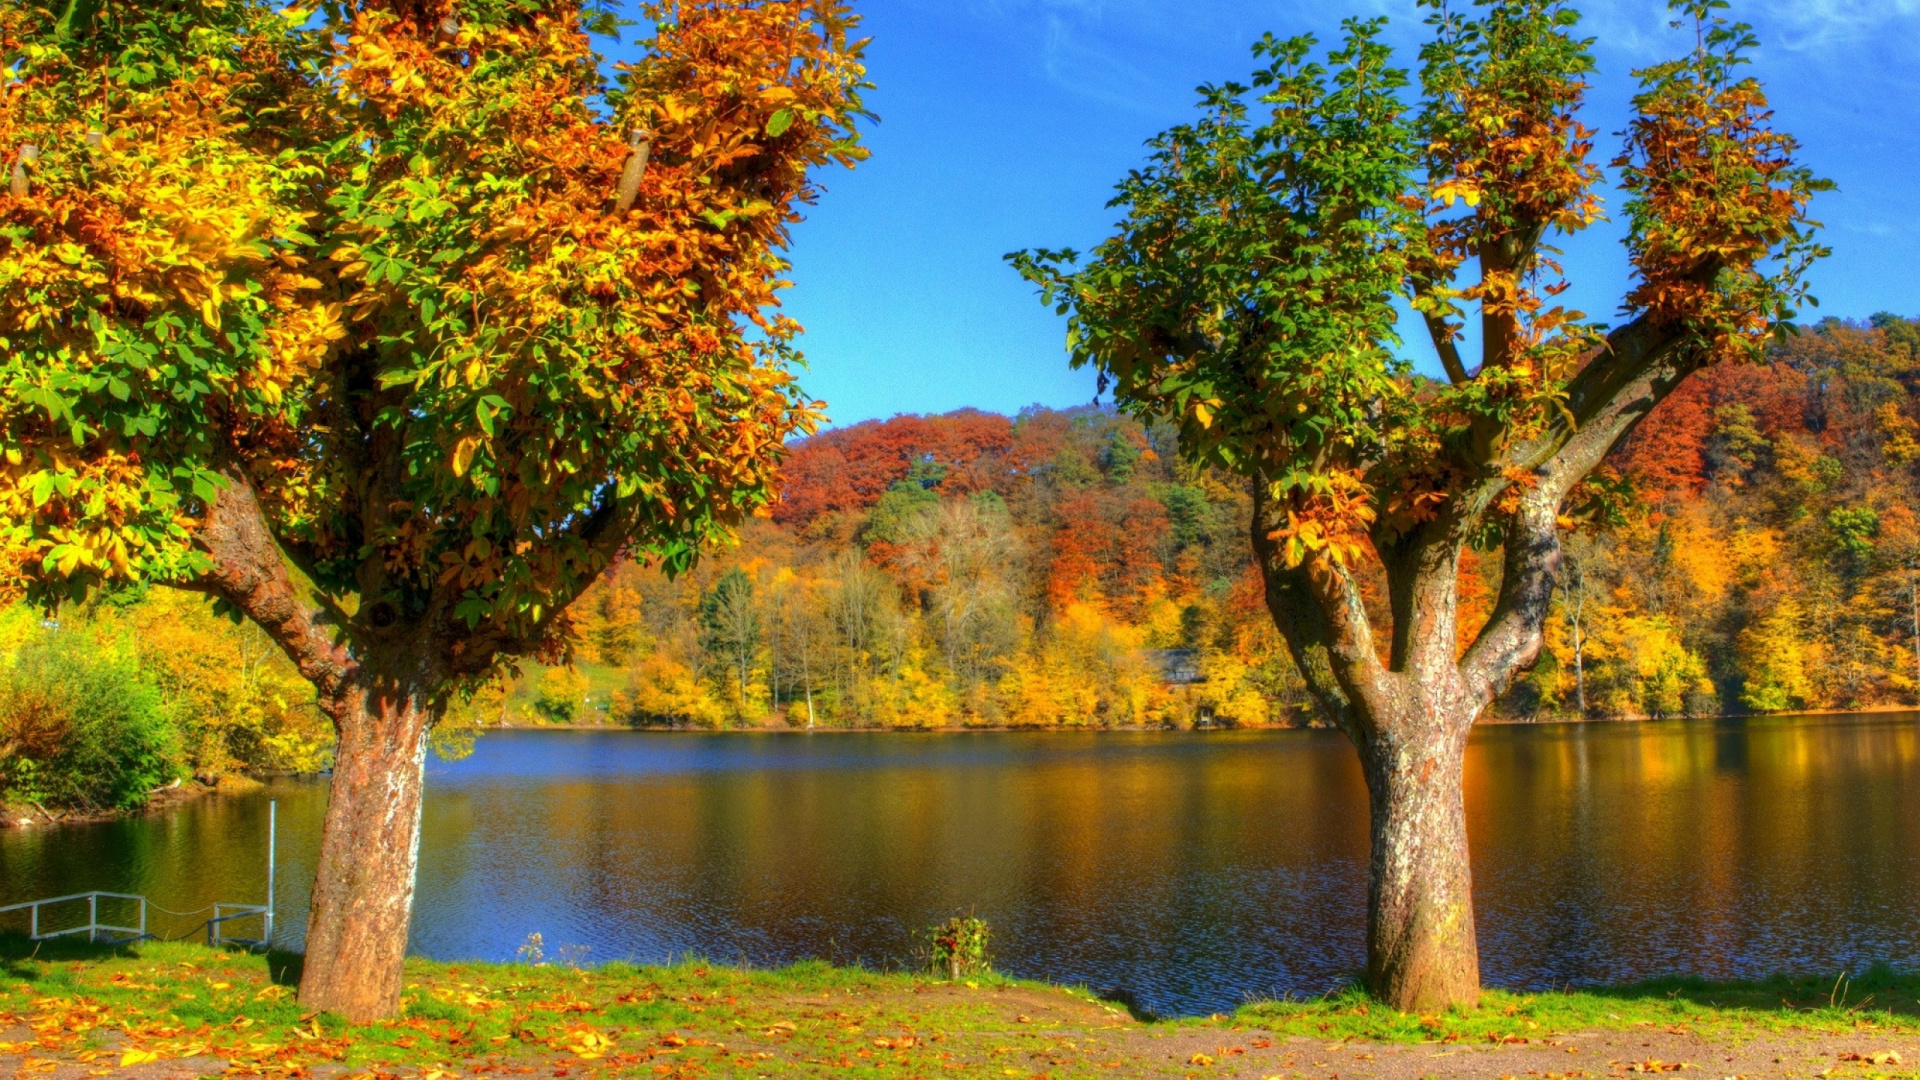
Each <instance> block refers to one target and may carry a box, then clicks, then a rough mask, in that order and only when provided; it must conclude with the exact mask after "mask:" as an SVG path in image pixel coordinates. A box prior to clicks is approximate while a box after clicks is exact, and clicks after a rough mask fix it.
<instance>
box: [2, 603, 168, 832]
mask: <svg viewBox="0 0 1920 1080" xmlns="http://www.w3.org/2000/svg"><path fill="white" fill-rule="evenodd" d="M179 771H180V766H179V746H178V738H177V736H176V734H175V731H174V728H173V725H172V723H171V722H170V720H169V718H168V716H167V710H166V707H165V704H164V700H163V698H162V696H161V693H160V689H159V687H157V686H155V685H154V683H153V682H152V680H151V679H149V678H148V677H147V676H146V675H145V674H144V673H143V672H142V671H141V670H140V665H139V663H138V661H137V659H136V658H135V656H134V653H133V650H132V649H131V648H130V647H129V646H128V645H127V643H125V642H124V641H119V640H107V641H101V640H96V639H94V638H91V637H89V636H88V635H86V634H84V633H81V632H78V631H65V632H62V631H48V630H39V631H36V632H34V633H32V634H29V635H27V636H26V638H25V640H24V641H22V642H21V644H20V645H19V647H18V648H17V650H15V651H14V652H13V653H12V655H11V656H9V657H5V658H0V795H4V796H5V797H6V798H8V799H9V800H12V801H18V802H43V803H48V804H51V805H57V806H61V807H71V808H78V809H88V810H110V809H111V810H124V809H130V808H132V807H135V806H138V805H140V804H141V803H142V802H144V801H145V800H146V798H147V795H148V793H149V792H151V791H152V790H153V789H154V788H156V787H158V786H160V785H161V784H164V783H166V782H167V781H168V780H171V779H173V778H175V777H176V776H178V775H179Z"/></svg>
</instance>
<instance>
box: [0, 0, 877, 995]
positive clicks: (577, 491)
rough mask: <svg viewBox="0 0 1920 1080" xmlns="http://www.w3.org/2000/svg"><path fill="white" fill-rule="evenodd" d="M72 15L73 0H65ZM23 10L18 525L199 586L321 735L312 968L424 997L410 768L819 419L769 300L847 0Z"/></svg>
mask: <svg viewBox="0 0 1920 1080" xmlns="http://www.w3.org/2000/svg"><path fill="white" fill-rule="evenodd" d="M49 6H52V5H49ZM640 13H641V14H642V15H643V16H644V17H645V18H646V19H647V20H648V23H649V25H650V26H651V27H652V28H653V34H654V36H653V37H652V38H651V39H649V40H648V41H647V42H646V43H645V45H644V48H643V50H642V53H641V57H640V59H639V60H638V61H637V62H635V63H633V64H632V65H629V66H623V67H621V68H619V69H618V71H617V72H616V73H615V74H613V75H612V76H611V77H610V76H609V75H608V74H607V73H606V72H605V71H604V70H603V65H602V63H601V62H600V58H599V57H597V56H596V55H595V54H594V52H593V51H592V48H591V43H590V39H589V37H588V32H589V31H590V30H600V31H610V30H612V29H613V25H614V20H613V17H612V14H611V13H610V12H609V11H608V10H606V9H605V8H604V7H601V6H597V5H595V4H594V3H592V2H591V0H584V2H583V0H555V2H551V3H541V4H527V3H524V2H519V0H355V2H341V0H324V2H320V3H295V4H294V5H292V6H290V7H283V6H280V5H275V4H269V3H266V2H264V0H224V2H215V0H148V2H144V3H139V4H125V3H104V2H102V0H71V2H68V3H63V4H61V5H58V10H57V11H49V10H47V9H45V8H42V7H40V6H38V5H35V4H32V3H26V4H6V5H4V6H0V52H3V53H4V55H5V63H6V65H7V66H6V73H5V75H4V77H3V78H4V82H0V148H4V152H5V154H6V156H7V158H6V167H7V168H8V169H10V170H11V175H10V177H9V181H10V182H9V184H8V186H7V189H6V190H5V191H4V192H0V419H3V420H4V426H3V427H0V462H3V464H0V468H3V469H4V473H0V558H4V559H5V561H6V566H5V568H4V570H5V573H4V576H0V582H4V585H3V586H0V587H6V588H16V587H17V588H21V589H23V590H24V592H25V593H26V594H27V595H28V597H29V598H30V599H32V600H34V601H37V602H39V603H42V604H46V605H52V604H56V603H58V602H61V601H63V600H70V599H75V598H79V597H82V596H84V595H85V594H87V593H88V591H89V590H91V589H93V588H95V587H97V586H99V585H101V584H103V583H110V582H151V583H158V584H161V585H169V586H177V587H180V588H185V589H193V590H198V591H201V592H204V593H209V594H211V595H213V596H214V597H216V598H217V599H218V600H219V601H220V603H221V604H222V605H223V607H224V608H225V609H226V610H228V611H229V612H231V613H233V614H234V615H235V616H237V617H244V618H247V619H251V620H252V621H253V622H254V623H256V624H258V625H259V627H260V628H261V629H262V630H263V631H265V632H266V633H267V634H268V635H269V636H270V637H271V638H272V639H273V641H274V642H275V644H276V645H278V647H279V648H281V649H282V650H284V651H285V652H286V654H287V655H288V656H289V657H291V658H292V660H293V662H294V663H295V664H296V665H297V666H298V668H299V670H300V672H301V674H302V675H304V676H305V677H306V678H307V679H308V680H309V681H311V682H312V683H313V685H314V687H315V689H316V691H317V693H318V701H319V706H320V708H321V710H322V711H323V712H324V713H325V714H326V715H327V716H328V718H329V719H330V720H331V721H332V723H333V724H334V726H335V727H336V729H337V732H338V749H337V754H336V761H335V767H334V773H333V780H332V785H333V787H332V799H331V802H330V803H329V807H328V812H327V819H326V826H325V833H324V837H323V839H322V842H321V850H320V856H319V867H318V878H317V882H316V885H315V888H314V892H313V909H312V916H311V920H310V923H309V926H308V932H307V961H306V966H305V973H304V977H303V981H302V984H301V991H300V994H301V999H302V1000H303V1001H304V1002H305V1003H307V1004H308V1005H309V1006H310V1007H312V1008H314V1009H324V1010H331V1011H334V1012H337V1013H340V1014H343V1015H345V1016H346V1017H348V1018H350V1019H353V1020H356V1021H364V1020H370V1019H374V1018H377V1017H382V1016H388V1015H392V1014H393V1013H394V1012H395V1011H397V1009H398V1008H399V1004H400V990H401V982H400V971H401V966H400V965H401V957H402V954H403V952H404V949H405V946H406V940H407V927H408V922H409V919H410V915H411V910H412V900H413V881H414V860H415V852H416V850H417V844H416V840H417V837H418V830H419V817H420V798H421V775H422V774H421V768H422V759H423V754H424V752H425V748H426V746H427V744H428V738H429V732H430V729H432V728H433V726H434V724H435V723H436V721H437V720H438V719H439V718H441V717H442V716H443V715H444V714H445V712H446V710H447V709H448V707H449V703H450V702H452V701H453V700H455V698H456V697H457V696H458V694H459V693H460V692H461V691H462V690H464V689H467V688H472V687H476V686H479V685H481V684H482V683H483V682H484V681H485V680H486V679H487V678H489V677H490V676H491V675H492V674H493V673H494V672H495V671H496V669H497V668H498V667H499V666H500V665H501V664H502V663H503V661H507V660H509V659H510V658H512V657H516V656H524V655H537V656H543V657H548V658H557V656H558V654H559V653H561V652H562V651H564V648H565V645H566V642H567V640H568V634H569V628H568V621H567V617H566V609H567V606H568V604H569V603H570V602H571V601H572V600H573V599H574V598H575V597H576V596H577V595H578V594H579V593H580V592H581V591H582V590H583V589H585V588H586V587H587V585H588V584H589V583H590V582H592V581H593V580H594V579H595V578H596V577H597V576H598V575H599V574H600V573H601V572H602V571H603V570H605V569H606V567H607V566H608V565H609V564H610V563H611V562H612V561H613V560H615V559H616V558H619V557H622V556H630V557H633V558H636V559H641V560H653V561H658V562H663V563H665V564H666V565H668V566H669V567H683V566H685V565H686V564H687V563H688V561H689V560H690V559H691V558H692V557H693V553H694V552H695V550H696V548H697V547H698V546H699V545H700V544H701V543H703V542H704V541H707V540H709V539H710V538H712V537H714V536H715V535H716V534H718V533H721V532H723V531H724V530H726V529H728V528H729V527H730V526H731V525H732V524H733V523H735V522H737V521H738V520H740V519H741V518H742V517H744V516H746V515H749V514H752V513H754V512H755V511H756V510H758V509H760V508H762V507H764V506H765V505H766V504H767V503H768V501H769V500H770V499H771V498H772V495H773V490H774V488H773V485H774V476H775V470H776V467H777V464H778V462H779V459H780V457H781V449H782V446H783V443H784V440H786V439H787V438H788V437H789V436H790V435H793V434H794V433H796V432H800V431H804V430H806V429H808V428H809V427H810V426H811V424H812V422H813V418H814V415H815V414H814V410H813V408H812V406H811V405H810V403H809V402H808V401H807V400H806V399H805V398H804V396H803V395H801V394H800V392H799V391H798V389H797V388H796V386H795V384H794V381H793V377H792V374H791V370H790V362H791V360H792V359H793V356H794V353H793V349H792V343H793V340H794V337H795V334H796V333H797V332H798V327H797V326H795V325H794V324H793V323H792V322H791V321H789V320H787V319H785V318H784V317H781V316H779V315H777V313H775V312H774V310H773V309H774V307H775V295H776V290H777V289H778V288H779V286H780V285H781V283H782V281H781V279H782V275H783V273H784V272H785V269H786V265H785V262H784V261H783V259H782V258H781V255H780V252H781V250H782V249H783V247H784V246H785V244H786V242H787V236H788V229H789V227H790V225H791V223H792V222H794V221H795V220H796V219H797V217H798V214H799V211H800V208H801V207H802V205H803V204H805V203H807V202H808V201H809V200H810V199H811V198H812V197H813V195H814V192H815V188H814V186H813V184H812V182H811V180H810V179H809V177H810V173H811V172H812V171H813V170H815V169H817V168H819V167H822V166H825V165H828V164H830V163H835V162H838V163H842V164H850V163H852V162H853V161H855V160H856V159H858V158H859V157H860V156H861V155H862V151H861V149H860V147H859V144H858V140H857V136H856V133H855V130H854V127H853V124H854V121H855V119H856V118H857V116H858V115H859V114H860V100H859V93H860V90H861V88H862V86H863V85H864V82H863V80H864V72H863V68H862V66H861V62H860V53H861V43H859V42H857V41H855V40H853V39H852V37H851V36H850V32H851V31H852V29H853V27H854V25H855V19H854V18H853V16H852V15H851V14H850V13H849V11H848V9H847V7H846V5H845V4H844V2H843V0H676V2H672V3H667V2H660V3H647V4H642V5H640Z"/></svg>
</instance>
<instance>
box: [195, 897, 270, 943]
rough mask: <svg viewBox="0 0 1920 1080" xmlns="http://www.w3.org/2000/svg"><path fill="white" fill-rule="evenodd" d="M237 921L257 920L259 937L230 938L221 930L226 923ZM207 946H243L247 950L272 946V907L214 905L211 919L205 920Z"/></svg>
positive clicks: (266, 905) (263, 905)
mask: <svg viewBox="0 0 1920 1080" xmlns="http://www.w3.org/2000/svg"><path fill="white" fill-rule="evenodd" d="M238 919H259V920H260V921H261V929H260V936H259V937H257V938H242V937H230V936H228V934H227V933H226V931H225V930H224V929H223V928H224V927H225V926H226V924H227V923H230V922H233V921H235V920H238ZM207 944H209V945H243V946H245V947H247V948H249V949H265V948H268V947H270V946H271V945H272V944H273V906H272V905H271V904H215V905H213V918H211V919H208V920H207Z"/></svg>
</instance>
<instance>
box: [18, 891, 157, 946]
mask: <svg viewBox="0 0 1920 1080" xmlns="http://www.w3.org/2000/svg"><path fill="white" fill-rule="evenodd" d="M82 900H85V901H86V902H87V924H86V925H85V926H70V927H68V928H66V929H65V930H43V929H42V928H41V918H40V909H41V908H46V907H52V906H54V905H55V904H73V903H78V902H80V901H82ZM102 900H126V901H131V902H132V903H134V904H135V905H137V907H138V910H139V912H140V925H138V926H116V925H114V924H113V923H103V922H101V921H100V901H102ZM16 911H24V912H27V913H28V914H27V925H28V930H27V937H28V939H29V940H32V941H51V940H53V939H54V938H62V937H72V936H73V935H75V934H85V935H87V940H88V941H99V940H100V935H101V934H112V935H117V937H116V938H115V940H118V939H119V938H125V939H126V940H128V941H144V940H146V939H147V937H148V936H149V935H148V933H147V898H146V897H144V896H131V895H128V894H127V893H110V892H89V893H75V894H73V895H72V896H56V897H54V898H53V899H51V900H34V901H31V902H29V903H25V904H12V905H10V906H7V907H0V915H10V914H12V913H14V912H16Z"/></svg>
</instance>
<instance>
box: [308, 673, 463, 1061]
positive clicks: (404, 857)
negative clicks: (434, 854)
mask: <svg viewBox="0 0 1920 1080" xmlns="http://www.w3.org/2000/svg"><path fill="white" fill-rule="evenodd" d="M430 685H431V683H429V682H427V681H425V680H413V679H406V678H380V679H365V680H356V682H355V684H354V685H352V686H351V687H349V688H348V690H347V691H346V692H345V693H343V694H341V695H340V696H339V697H338V698H336V699H335V700H333V701H331V702H328V703H327V711H328V712H329V713H330V714H331V715H332V716H333V720H334V724H335V726H336V728H337V729H338V731H339V736H340V740H339V747H338V749H337V750H336V751H335V758H334V767H333V786H332V791H331V793H330V796H329V800H328V803H327V818H326V826H325V830H324V831H323V832H322V833H321V841H320V861H319V865H318V867H317V874H316V876H315V881H314V887H313V909H312V913H311V915H310V916H309V918H308V922H307V959H306V967H305V970H304V972H303V973H302V975H301V979H300V1003H301V1004H302V1005H303V1006H305V1007H306V1008H309V1009H317V1010H321V1011H325V1012H331V1013H337V1014H339V1015H340V1016H343V1017H345V1018H346V1019H348V1020H350V1021H352V1022H353V1023H356V1024H360V1023H367V1022H370V1021H373V1020H379V1019H384V1018H387V1017H391V1016H394V1015H396V1014H397V1013H398V1012H399V1011H400V990H401V963H402V960H403V958H404V957H405V955H406V951H407V932H408V928H409V925H410V923H411V921H412V917H413V889H414V870H415V868H416V866H417V865H418V862H419V855H420V801H421V793H422V788H423V786H424V784H423V780H424V776H423V774H424V768H425V763H426V749H427V731H428V730H429V728H430V727H431V726H432V721H433V720H434V718H435V712H436V708H435V706H434V705H433V704H432V703H431V699H430V698H429V697H428V696H427V693H426V690H425V687H428V686H430Z"/></svg>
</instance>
